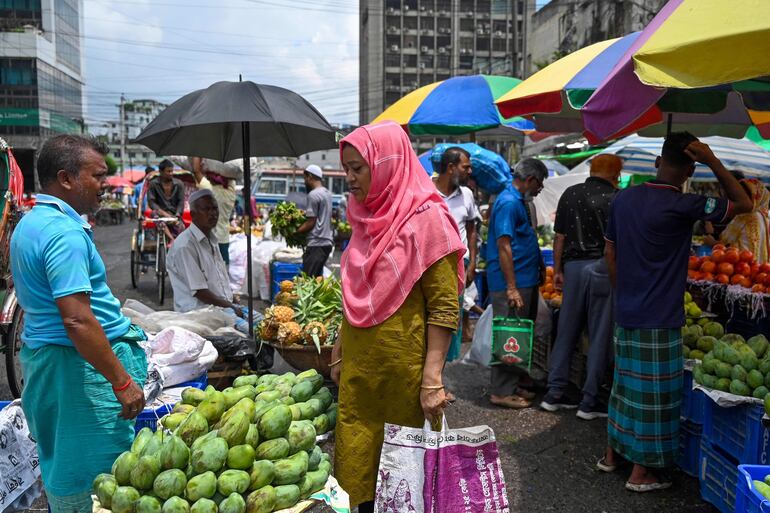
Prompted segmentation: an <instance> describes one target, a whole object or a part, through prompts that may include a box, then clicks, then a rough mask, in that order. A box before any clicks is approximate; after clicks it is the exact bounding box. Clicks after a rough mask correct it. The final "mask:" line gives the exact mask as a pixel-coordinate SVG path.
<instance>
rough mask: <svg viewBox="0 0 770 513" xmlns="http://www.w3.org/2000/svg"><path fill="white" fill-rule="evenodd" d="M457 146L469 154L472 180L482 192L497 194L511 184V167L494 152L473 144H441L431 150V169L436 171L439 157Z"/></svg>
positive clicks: (439, 160)
mask: <svg viewBox="0 0 770 513" xmlns="http://www.w3.org/2000/svg"><path fill="white" fill-rule="evenodd" d="M455 146H459V147H460V148H462V149H464V150H465V151H467V152H468V153H470V154H471V166H473V175H472V176H473V180H474V181H475V182H476V183H477V184H478V186H479V187H481V188H482V189H483V190H484V191H486V192H488V193H490V194H497V193H499V192H500V191H502V190H503V189H505V187H506V186H507V185H508V184H510V183H511V181H512V180H513V175H512V174H511V166H509V165H508V162H506V161H505V159H504V158H503V157H501V156H500V155H498V154H497V153H495V152H494V151H490V150H487V149H485V148H482V147H481V146H479V145H478V144H475V143H462V144H451V143H441V144H437V145H436V146H435V147H434V148H433V153H432V154H431V156H430V160H431V163H432V164H433V169H434V170H438V169H439V165H440V163H441V156H442V155H443V154H444V152H445V151H446V150H447V148H452V147H455Z"/></svg>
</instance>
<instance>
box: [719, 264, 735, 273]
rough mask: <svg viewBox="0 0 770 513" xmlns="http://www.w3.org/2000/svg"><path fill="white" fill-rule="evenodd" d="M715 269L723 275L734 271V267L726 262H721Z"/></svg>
mask: <svg viewBox="0 0 770 513" xmlns="http://www.w3.org/2000/svg"><path fill="white" fill-rule="evenodd" d="M717 271H718V272H719V274H724V275H725V276H732V275H733V274H734V273H735V269H734V268H733V264H730V263H728V262H722V263H721V264H719V265H718V266H717Z"/></svg>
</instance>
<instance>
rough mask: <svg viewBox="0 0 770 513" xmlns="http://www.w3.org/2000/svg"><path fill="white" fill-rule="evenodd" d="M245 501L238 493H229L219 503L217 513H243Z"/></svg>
mask: <svg viewBox="0 0 770 513" xmlns="http://www.w3.org/2000/svg"><path fill="white" fill-rule="evenodd" d="M245 512H246V501H245V500H244V498H243V497H242V496H241V494H239V493H231V494H230V495H229V496H228V497H227V498H226V499H224V500H223V501H222V502H220V503H219V513H245Z"/></svg>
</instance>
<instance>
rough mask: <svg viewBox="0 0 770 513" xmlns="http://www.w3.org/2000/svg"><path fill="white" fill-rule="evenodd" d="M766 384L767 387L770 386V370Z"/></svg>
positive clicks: (766, 376) (766, 377)
mask: <svg viewBox="0 0 770 513" xmlns="http://www.w3.org/2000/svg"><path fill="white" fill-rule="evenodd" d="M765 386H766V387H767V388H770V372H768V373H767V374H765Z"/></svg>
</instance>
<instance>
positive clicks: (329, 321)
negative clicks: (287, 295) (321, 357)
mask: <svg viewBox="0 0 770 513" xmlns="http://www.w3.org/2000/svg"><path fill="white" fill-rule="evenodd" d="M294 293H295V294H296V295H297V304H296V307H295V309H294V310H295V315H294V318H295V320H296V321H297V322H298V323H300V324H302V325H304V324H307V323H309V322H311V321H319V322H322V323H324V324H325V325H326V329H327V331H328V332H329V337H328V338H327V340H326V342H327V344H333V343H334V340H335V338H336V336H333V335H336V331H337V329H338V327H339V324H340V322H342V286H341V285H340V282H339V280H337V279H336V278H335V277H333V276H332V277H330V278H325V279H323V280H317V279H316V278H312V277H309V276H307V275H305V274H303V275H302V276H299V277H297V278H295V279H294Z"/></svg>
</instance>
